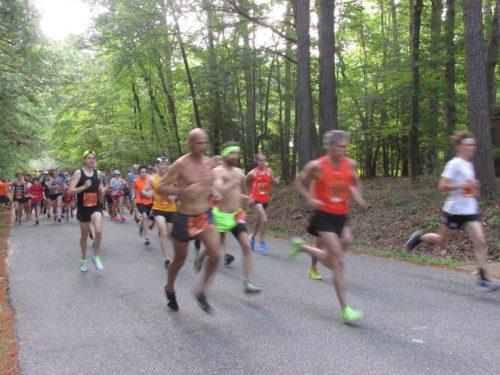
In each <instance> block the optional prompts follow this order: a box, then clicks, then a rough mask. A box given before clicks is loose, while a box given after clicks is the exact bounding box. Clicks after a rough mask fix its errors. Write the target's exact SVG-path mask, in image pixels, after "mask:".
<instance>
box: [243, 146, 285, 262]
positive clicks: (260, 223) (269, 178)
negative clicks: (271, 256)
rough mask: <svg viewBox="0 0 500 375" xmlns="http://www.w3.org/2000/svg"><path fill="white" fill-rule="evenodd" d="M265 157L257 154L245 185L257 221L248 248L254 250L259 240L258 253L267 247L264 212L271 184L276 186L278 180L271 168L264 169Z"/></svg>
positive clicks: (266, 219)
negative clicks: (251, 200) (249, 193)
mask: <svg viewBox="0 0 500 375" xmlns="http://www.w3.org/2000/svg"><path fill="white" fill-rule="evenodd" d="M266 159H267V158H266V155H264V154H262V153H259V154H257V156H256V161H257V167H256V168H254V169H252V170H251V171H250V172H248V174H247V176H246V183H247V185H248V186H249V187H250V188H251V196H252V199H253V201H254V205H255V211H256V212H257V220H256V221H255V226H254V228H253V232H252V234H251V235H250V237H249V241H250V248H251V249H252V251H253V250H255V239H256V238H257V237H258V238H260V244H259V251H260V252H261V253H265V252H267V251H268V246H267V244H266V242H265V236H266V229H267V226H268V223H269V220H268V218H267V214H266V210H267V207H268V204H269V194H270V192H271V184H278V183H279V180H278V179H275V178H274V177H273V171H272V169H271V168H268V167H266Z"/></svg>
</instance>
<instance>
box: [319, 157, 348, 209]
mask: <svg viewBox="0 0 500 375" xmlns="http://www.w3.org/2000/svg"><path fill="white" fill-rule="evenodd" d="M317 160H319V162H320V166H321V176H320V178H319V179H318V180H316V181H315V183H314V197H315V198H316V199H318V200H320V201H322V202H323V204H322V205H321V206H320V207H319V210H320V211H324V212H327V213H329V214H334V215H346V214H347V212H348V211H349V199H350V197H351V191H350V189H349V187H350V186H351V185H352V184H353V181H354V175H353V173H352V167H351V163H350V161H349V159H348V158H346V157H343V158H342V159H341V160H340V164H339V166H338V167H333V166H332V165H331V163H330V160H331V159H330V157H329V156H322V157H320V158H318V159H317Z"/></svg>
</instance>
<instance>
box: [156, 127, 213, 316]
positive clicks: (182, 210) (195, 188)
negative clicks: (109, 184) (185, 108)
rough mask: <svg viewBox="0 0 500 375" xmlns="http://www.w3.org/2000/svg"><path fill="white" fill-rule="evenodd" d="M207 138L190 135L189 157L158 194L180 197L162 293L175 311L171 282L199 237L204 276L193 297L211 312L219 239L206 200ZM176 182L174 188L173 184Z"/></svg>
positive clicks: (209, 180) (209, 181)
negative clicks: (210, 294)
mask: <svg viewBox="0 0 500 375" xmlns="http://www.w3.org/2000/svg"><path fill="white" fill-rule="evenodd" d="M207 144H208V135H207V133H206V132H205V131H204V130H203V129H199V128H197V129H193V130H191V131H190V132H189V136H188V145H189V148H190V150H191V152H190V153H189V154H186V155H184V156H182V157H181V158H179V159H177V160H176V161H175V162H174V163H173V164H172V166H171V167H170V169H169V171H168V174H167V176H166V178H164V179H162V181H161V182H160V185H158V188H157V191H158V193H159V194H161V195H176V196H177V197H178V198H179V201H178V205H177V213H176V215H175V218H174V225H173V228H172V237H173V239H174V258H173V259H172V262H171V263H170V265H169V267H168V277H167V285H165V294H166V296H167V305H168V307H169V308H170V309H172V310H174V311H178V310H179V305H178V304H177V300H176V296H175V288H174V283H175V280H176V278H177V274H178V273H179V271H180V269H181V268H182V266H183V265H184V262H185V261H186V256H187V250H188V244H189V241H190V240H192V239H194V238H195V237H199V238H200V239H201V241H202V242H203V244H204V245H205V248H206V258H207V259H206V261H205V273H204V275H203V278H202V280H201V283H200V284H199V286H198V287H197V288H196V290H195V292H194V296H195V298H196V301H197V302H198V304H199V305H200V307H201V308H202V309H203V311H205V312H207V313H208V312H210V309H211V307H210V305H209V304H208V301H207V298H206V293H207V288H208V285H209V283H210V281H211V279H212V276H213V275H214V274H215V272H216V271H217V266H218V264H219V258H220V254H219V245H220V236H219V235H218V234H217V231H216V229H215V226H214V224H213V218H212V214H211V212H210V207H209V199H210V196H211V195H212V193H213V182H214V173H213V161H212V159H211V158H209V157H208V156H206V155H205V150H206V148H207ZM174 183H176V185H175V186H172V184H174Z"/></svg>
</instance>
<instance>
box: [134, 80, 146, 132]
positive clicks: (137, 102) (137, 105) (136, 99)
mask: <svg viewBox="0 0 500 375" xmlns="http://www.w3.org/2000/svg"><path fill="white" fill-rule="evenodd" d="M132 95H133V96H134V102H135V106H134V112H135V110H137V117H138V123H139V131H140V132H141V141H144V129H143V124H142V110H141V101H140V98H139V94H138V93H137V88H136V87H135V82H132Z"/></svg>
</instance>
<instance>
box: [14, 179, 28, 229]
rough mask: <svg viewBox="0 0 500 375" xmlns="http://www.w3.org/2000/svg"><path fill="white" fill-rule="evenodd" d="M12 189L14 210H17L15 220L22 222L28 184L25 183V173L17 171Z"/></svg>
mask: <svg viewBox="0 0 500 375" xmlns="http://www.w3.org/2000/svg"><path fill="white" fill-rule="evenodd" d="M11 188H12V191H13V198H12V200H13V201H14V211H15V222H16V223H18V224H21V218H22V217H23V207H24V202H25V199H26V198H25V195H26V184H25V183H24V179H23V174H22V173H21V172H17V173H16V179H15V180H14V182H12V187H11Z"/></svg>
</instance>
